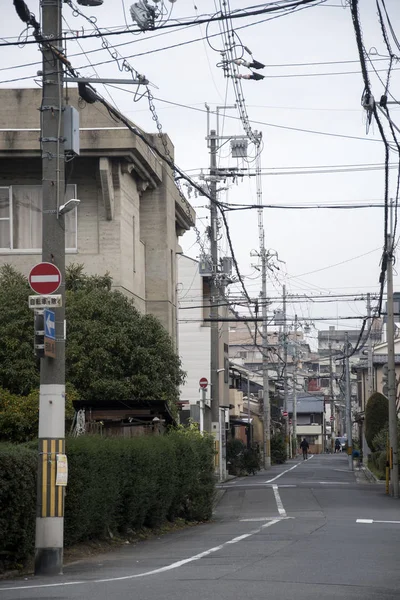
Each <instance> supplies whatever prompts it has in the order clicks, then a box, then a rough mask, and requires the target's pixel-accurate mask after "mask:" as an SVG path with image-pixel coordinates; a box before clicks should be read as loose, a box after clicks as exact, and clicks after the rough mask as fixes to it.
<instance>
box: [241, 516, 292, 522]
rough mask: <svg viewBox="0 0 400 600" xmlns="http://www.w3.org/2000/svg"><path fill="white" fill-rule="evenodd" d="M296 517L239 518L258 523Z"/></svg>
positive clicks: (243, 520)
mask: <svg viewBox="0 0 400 600" xmlns="http://www.w3.org/2000/svg"><path fill="white" fill-rule="evenodd" d="M289 519H294V517H260V518H257V517H254V519H239V521H241V522H248V523H258V522H260V521H288V520H289Z"/></svg>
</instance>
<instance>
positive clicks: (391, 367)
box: [386, 203, 399, 498]
mask: <svg viewBox="0 0 400 600" xmlns="http://www.w3.org/2000/svg"><path fill="white" fill-rule="evenodd" d="M393 242H394V240H393V203H391V205H390V234H389V235H388V236H387V244H386V246H387V346H388V400H389V440H390V461H389V464H390V493H391V495H392V496H394V498H398V497H399V457H398V448H397V406H396V367H395V350H394V307H393V260H394V256H393V253H394V243H393Z"/></svg>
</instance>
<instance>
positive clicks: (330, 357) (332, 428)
mask: <svg viewBox="0 0 400 600" xmlns="http://www.w3.org/2000/svg"><path fill="white" fill-rule="evenodd" d="M329 384H330V392H331V452H332V453H333V452H334V450H335V441H334V439H335V425H336V423H335V395H334V393H333V356H332V343H331V342H329Z"/></svg>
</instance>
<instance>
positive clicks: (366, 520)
mask: <svg viewBox="0 0 400 600" xmlns="http://www.w3.org/2000/svg"><path fill="white" fill-rule="evenodd" d="M356 523H362V524H364V525H371V524H372V523H390V524H391V525H400V521H378V520H376V519H357V521H356Z"/></svg>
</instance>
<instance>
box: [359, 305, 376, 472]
mask: <svg viewBox="0 0 400 600" xmlns="http://www.w3.org/2000/svg"><path fill="white" fill-rule="evenodd" d="M367 316H368V323H369V326H371V316H372V311H371V294H367ZM367 348H368V379H367V400H366V402H365V403H364V406H363V407H362V408H363V410H364V411H365V408H366V404H367V402H368V399H369V398H370V397H371V396H372V394H373V391H374V364H373V360H374V349H373V346H372V329H370V332H369V336H368V346H367ZM361 444H362V446H361V447H362V454H363V462H364V461H365V464H366V463H367V457H368V444H367V440H366V439H365V421H364V423H363V428H362V440H361Z"/></svg>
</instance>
